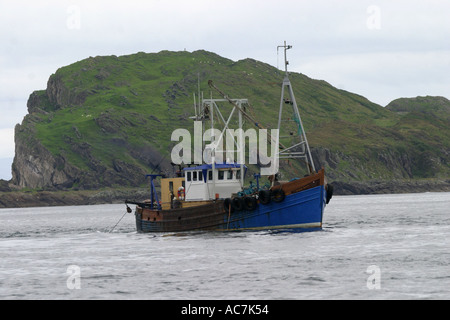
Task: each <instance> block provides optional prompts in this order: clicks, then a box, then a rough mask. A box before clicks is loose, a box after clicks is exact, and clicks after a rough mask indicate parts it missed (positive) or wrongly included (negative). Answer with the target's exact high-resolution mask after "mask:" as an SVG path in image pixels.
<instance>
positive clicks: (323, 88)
mask: <svg viewBox="0 0 450 320" xmlns="http://www.w3.org/2000/svg"><path fill="white" fill-rule="evenodd" d="M198 74H199V75H200V79H201V88H202V90H203V91H204V94H205V96H209V95H210V92H209V89H208V87H207V81H208V80H209V79H211V80H213V81H214V83H215V84H216V85H217V86H218V87H220V88H221V89H222V90H223V91H224V92H226V93H227V94H228V95H229V96H230V97H233V98H248V99H249V101H250V104H251V105H252V106H253V108H252V110H251V111H252V112H253V114H255V116H256V117H257V118H258V120H259V121H260V122H261V123H263V124H265V125H266V126H269V127H276V120H277V117H278V108H279V101H280V84H281V81H282V78H283V73H282V72H280V71H278V70H277V69H275V68H273V67H271V66H269V65H267V64H264V63H261V62H257V61H255V60H252V59H245V60H241V61H238V62H234V61H231V60H229V59H225V58H222V57H220V56H218V55H216V54H214V53H210V52H206V51H196V52H193V53H189V52H168V51H163V52H160V53H151V54H146V53H137V54H133V55H128V56H122V57H116V56H108V57H95V58H88V59H85V60H83V61H79V62H77V63H74V64H72V65H70V66H67V67H63V68H61V69H59V70H58V71H57V72H56V76H59V77H61V79H62V82H63V83H64V86H65V87H66V88H68V89H70V91H71V92H73V93H80V92H84V93H86V94H87V98H86V100H85V101H84V103H82V104H80V105H72V104H69V105H60V106H57V105H55V104H54V103H53V104H52V103H50V102H49V101H48V99H46V98H45V92H38V94H40V95H42V97H43V98H42V99H41V100H42V101H41V108H43V109H45V110H46V111H47V112H48V114H40V115H39V117H40V122H39V123H38V124H37V125H36V129H37V136H38V138H39V139H40V140H41V141H42V143H43V145H44V146H46V147H47V148H48V149H49V150H50V151H51V152H52V153H54V154H56V155H57V154H61V155H64V156H65V157H66V159H69V161H70V162H71V163H72V164H74V165H76V166H77V167H79V168H81V169H85V170H89V162H90V161H92V159H90V158H87V157H84V156H83V155H82V154H80V152H78V151H77V150H76V149H74V148H72V147H71V144H70V143H68V142H69V141H72V142H73V141H75V142H77V143H80V144H81V143H88V144H89V147H90V150H91V154H92V156H93V157H95V159H97V160H98V161H99V162H100V163H102V164H104V165H105V166H106V167H110V166H111V165H112V160H113V159H119V160H121V161H124V162H126V163H130V164H133V165H136V166H139V167H142V168H143V170H147V171H150V168H149V164H148V163H145V161H142V159H137V158H136V157H135V156H133V154H132V152H130V148H124V145H123V143H122V142H123V141H125V142H126V143H127V144H128V145H129V146H131V147H132V148H136V149H139V148H142V146H146V145H148V146H151V147H153V148H154V149H155V150H157V151H158V152H160V153H161V154H163V155H166V154H167V153H168V152H169V151H170V150H171V145H173V143H172V142H171V141H170V136H171V133H172V131H173V130H174V129H176V128H187V129H189V130H191V128H193V124H192V121H191V120H189V119H188V116H191V115H192V114H193V106H192V105H193V98H192V93H193V92H197V75H198ZM53 76H55V75H53ZM291 82H292V84H293V87H294V90H295V91H294V92H295V95H296V99H297V103H298V105H299V107H300V113H301V115H302V120H303V123H304V126H305V129H306V131H307V134H308V139H309V142H310V145H311V146H312V147H323V148H327V149H329V150H331V151H332V152H335V153H341V154H345V155H349V156H351V157H353V158H356V159H359V162H358V161H357V163H358V164H360V165H361V166H362V167H352V166H353V165H354V164H355V163H349V162H348V161H346V160H342V161H341V162H340V163H339V164H338V167H337V168H333V169H331V168H326V169H328V170H334V171H335V176H336V177H339V178H341V179H347V178H348V179H350V177H349V176H348V175H347V174H346V173H345V172H348V171H350V170H351V171H354V175H355V176H356V177H357V178H358V179H362V180H364V179H372V178H387V179H389V178H392V177H393V175H392V173H391V172H389V169H388V168H387V167H386V166H385V165H384V164H383V162H382V161H380V159H379V157H378V154H379V153H380V152H385V151H386V150H390V151H389V152H391V153H393V154H395V155H397V154H398V155H400V154H402V153H407V154H409V155H410V156H414V155H416V156H417V155H418V154H422V155H431V156H432V158H433V157H434V158H439V156H440V155H442V150H443V149H444V150H449V149H450V148H449V146H450V142H449V141H450V139H449V133H448V119H447V120H445V119H438V118H436V117H435V116H434V115H433V114H431V115H430V114H426V116H424V115H423V114H420V115H419V116H418V115H417V114H416V113H408V114H406V115H405V114H400V113H398V112H395V111H396V110H394V111H391V110H389V109H388V108H383V107H381V106H379V105H377V104H374V103H372V102H370V101H369V100H367V99H366V98H364V97H362V96H359V95H356V94H353V93H350V92H347V91H343V90H338V89H336V88H334V87H332V86H331V85H330V84H328V83H326V82H325V81H319V80H313V79H310V78H308V77H307V76H305V75H302V74H297V73H292V74H291ZM215 97H217V95H216V94H215ZM423 158H424V160H423V161H425V162H426V161H428V160H427V157H425V156H423ZM447 158H448V155H447ZM169 159H170V157H169ZM444 160H445V159H444ZM416 163H420V159H419V160H417V161H416ZM422 165H423V166H424V167H427V166H428V167H430V164H429V163H428V164H427V163H422ZM368 168H370V170H368ZM436 170H437V172H438V173H440V174H448V173H449V167H448V164H446V163H444V165H442V163H441V164H440V165H439V166H438V165H437V164H436V165H435V166H434V167H433V170H431V171H430V169H427V168H422V167H421V166H420V165H415V167H414V176H415V177H417V178H423V177H432V176H434V175H435V174H436ZM369 171H370V173H368V172H369Z"/></svg>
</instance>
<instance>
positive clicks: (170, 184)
mask: <svg viewBox="0 0 450 320" xmlns="http://www.w3.org/2000/svg"><path fill="white" fill-rule="evenodd" d="M169 191H170V192H173V181H169Z"/></svg>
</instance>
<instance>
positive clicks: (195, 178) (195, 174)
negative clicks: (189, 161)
mask: <svg viewBox="0 0 450 320" xmlns="http://www.w3.org/2000/svg"><path fill="white" fill-rule="evenodd" d="M192 181H197V171H194V172H192Z"/></svg>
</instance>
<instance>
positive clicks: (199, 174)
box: [198, 171, 203, 181]
mask: <svg viewBox="0 0 450 320" xmlns="http://www.w3.org/2000/svg"><path fill="white" fill-rule="evenodd" d="M202 180H203V173H202V172H201V171H199V172H198V181H202Z"/></svg>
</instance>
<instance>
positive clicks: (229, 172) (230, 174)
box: [227, 170, 233, 180]
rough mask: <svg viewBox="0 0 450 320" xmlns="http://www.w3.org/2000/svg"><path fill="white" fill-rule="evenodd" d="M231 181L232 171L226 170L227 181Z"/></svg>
mask: <svg viewBox="0 0 450 320" xmlns="http://www.w3.org/2000/svg"><path fill="white" fill-rule="evenodd" d="M231 179H233V170H228V175H227V180H231Z"/></svg>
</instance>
